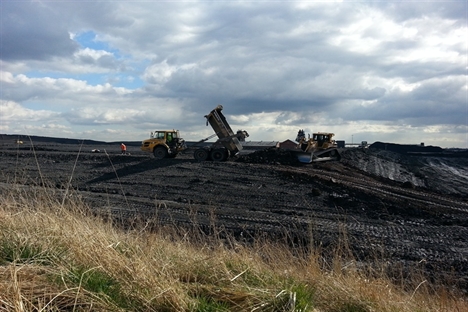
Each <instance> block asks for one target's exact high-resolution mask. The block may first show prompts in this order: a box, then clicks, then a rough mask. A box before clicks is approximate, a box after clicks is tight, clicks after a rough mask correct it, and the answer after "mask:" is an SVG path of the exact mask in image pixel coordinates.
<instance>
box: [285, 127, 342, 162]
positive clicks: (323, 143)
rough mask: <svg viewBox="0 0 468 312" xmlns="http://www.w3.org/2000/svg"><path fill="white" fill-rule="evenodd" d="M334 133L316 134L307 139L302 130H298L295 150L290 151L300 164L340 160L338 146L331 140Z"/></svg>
mask: <svg viewBox="0 0 468 312" xmlns="http://www.w3.org/2000/svg"><path fill="white" fill-rule="evenodd" d="M334 135H335V134H334V133H329V132H317V133H313V134H312V137H310V135H309V137H307V138H306V135H305V133H304V130H299V131H298V133H297V137H296V142H299V143H298V144H297V147H296V149H293V150H292V151H293V152H294V153H295V154H296V155H297V158H298V159H299V161H300V162H303V163H312V162H318V161H329V160H340V159H341V155H340V153H339V150H338V146H337V144H336V142H335V140H333V139H332V138H333V136H334Z"/></svg>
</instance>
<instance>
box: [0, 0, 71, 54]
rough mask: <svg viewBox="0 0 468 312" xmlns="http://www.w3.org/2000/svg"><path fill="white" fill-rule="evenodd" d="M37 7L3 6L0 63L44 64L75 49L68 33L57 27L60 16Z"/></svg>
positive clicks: (22, 5)
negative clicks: (35, 61) (32, 61)
mask: <svg viewBox="0 0 468 312" xmlns="http://www.w3.org/2000/svg"><path fill="white" fill-rule="evenodd" d="M38 6H40V3H25V2H6V1H5V2H2V21H1V30H0V36H1V40H2V45H1V48H0V49H1V53H0V54H1V59H2V60H6V61H11V60H46V59H50V58H51V57H53V56H65V55H71V54H73V52H75V51H76V50H77V49H78V45H77V44H76V43H75V42H74V41H73V40H71V39H70V36H69V33H68V31H67V29H64V28H63V27H57V24H58V25H60V23H61V20H62V18H63V16H61V15H60V14H59V13H57V12H56V11H54V10H51V9H43V8H41V7H38Z"/></svg>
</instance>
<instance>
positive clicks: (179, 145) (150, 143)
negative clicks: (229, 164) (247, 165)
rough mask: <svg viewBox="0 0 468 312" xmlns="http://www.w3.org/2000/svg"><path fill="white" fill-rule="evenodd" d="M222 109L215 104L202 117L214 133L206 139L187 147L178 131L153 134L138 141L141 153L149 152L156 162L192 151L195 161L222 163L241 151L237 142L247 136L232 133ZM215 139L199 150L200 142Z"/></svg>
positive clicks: (241, 131) (155, 132)
mask: <svg viewBox="0 0 468 312" xmlns="http://www.w3.org/2000/svg"><path fill="white" fill-rule="evenodd" d="M222 110H223V106H222V105H218V106H217V107H216V108H215V109H213V110H212V111H211V112H210V113H209V114H208V115H206V116H205V118H206V125H207V126H208V124H210V125H211V127H212V128H213V130H214V131H215V133H214V134H212V135H210V136H209V137H207V138H204V139H202V140H200V141H198V142H196V143H194V144H192V145H190V146H187V145H186V143H185V140H184V139H182V138H181V137H180V134H179V130H170V131H154V132H151V136H150V138H149V139H147V140H144V141H143V142H142V145H141V150H142V151H145V152H151V153H153V155H154V157H155V158H156V159H163V158H174V157H176V156H177V154H179V153H182V152H184V153H186V152H188V151H193V156H194V158H195V159H196V160H198V161H205V160H213V161H225V160H227V159H228V158H229V157H230V156H234V155H236V154H238V153H239V151H241V150H242V145H241V143H240V141H245V138H246V137H248V136H249V134H248V133H247V131H243V130H239V131H237V132H236V133H234V132H233V131H232V129H231V127H230V126H229V123H228V122H227V120H226V117H225V116H224V115H223V113H222V112H221V111H222ZM216 136H217V137H218V140H216V142H214V143H213V144H211V145H210V146H205V147H199V145H200V144H201V143H204V142H205V141H208V140H209V139H212V138H214V137H216Z"/></svg>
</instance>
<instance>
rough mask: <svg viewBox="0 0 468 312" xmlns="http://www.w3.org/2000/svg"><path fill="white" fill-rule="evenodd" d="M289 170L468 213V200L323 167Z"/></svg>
mask: <svg viewBox="0 0 468 312" xmlns="http://www.w3.org/2000/svg"><path fill="white" fill-rule="evenodd" d="M279 170H282V169H279ZM288 171H295V172H298V173H301V174H305V175H308V176H310V177H311V178H313V179H320V180H327V179H330V178H331V179H333V183H335V184H342V185H344V186H347V187H349V188H357V189H360V190H362V191H364V192H368V193H370V194H374V195H376V196H379V197H380V196H382V195H388V196H391V197H393V198H398V199H400V200H404V201H408V202H412V201H414V202H418V203H420V204H424V205H430V206H434V207H436V208H443V209H448V210H456V211H460V212H464V213H468V202H464V201H460V200H454V199H451V198H448V197H443V196H441V195H437V194H433V193H429V192H427V191H425V192H421V191H417V190H413V189H405V188H403V187H402V186H393V185H389V184H384V183H381V182H379V181H377V180H375V179H372V178H369V177H362V176H358V177H356V176H349V175H343V174H342V173H336V172H333V171H327V170H322V169H313V171H310V170H306V169H296V168H288Z"/></svg>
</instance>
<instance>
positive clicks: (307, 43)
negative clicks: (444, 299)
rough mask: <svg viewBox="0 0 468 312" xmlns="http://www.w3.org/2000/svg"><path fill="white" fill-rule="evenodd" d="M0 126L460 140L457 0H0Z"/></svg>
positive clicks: (123, 135) (463, 69) (464, 100)
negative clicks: (224, 123)
mask: <svg viewBox="0 0 468 312" xmlns="http://www.w3.org/2000/svg"><path fill="white" fill-rule="evenodd" d="M0 14H1V25H0V36H1V43H0V65H1V67H0V83H1V87H0V100H1V102H0V103H1V104H0V133H7V134H29V135H43V136H58V137H66V138H79V139H94V140H104V141H120V140H132V141H139V140H143V139H145V138H147V137H148V135H149V132H150V131H151V130H156V129H173V128H175V129H179V130H180V131H181V133H182V134H183V137H184V138H185V139H186V140H198V139H202V138H204V137H206V136H209V135H210V134H212V133H213V131H212V129H211V128H210V127H207V126H206V124H205V118H204V115H206V114H207V113H208V112H209V111H211V110H212V109H213V108H215V107H216V106H217V105H218V104H222V105H223V106H224V110H223V113H224V114H225V115H226V117H227V119H228V121H229V122H230V124H231V127H232V129H233V130H234V131H236V130H238V129H242V130H246V131H247V132H249V133H250V138H249V139H250V140H254V141H260V140H263V141H270V140H277V141H280V140H285V139H288V138H289V139H294V138H295V137H296V133H297V130H299V129H304V130H305V131H306V132H308V133H311V132H316V131H327V132H334V133H335V134H336V137H335V138H336V139H339V140H346V141H347V142H354V143H356V142H360V141H362V140H367V141H368V142H374V141H383V142H397V143H408V144H413V143H414V144H419V143H420V142H424V143H425V144H426V145H439V146H442V147H463V148H466V147H468V134H467V132H468V89H467V82H468V78H467V77H468V75H467V73H468V40H467V38H468V24H467V16H468V5H467V1H466V0H460V1H404V2H402V1H340V2H335V1H255V0H253V1H216V0H214V1H206V0H205V1H196V0H194V1H151V0H149V1H148V0H147V1H71V0H68V1H60V0H55V1H42V0H32V1H30V0H25V1H12V0H10V1H8V0H2V1H1V2H0Z"/></svg>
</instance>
